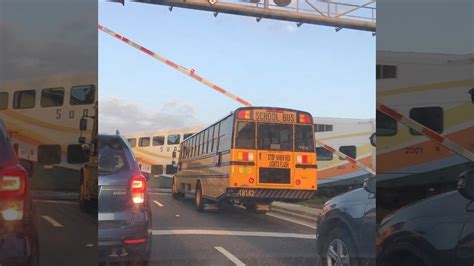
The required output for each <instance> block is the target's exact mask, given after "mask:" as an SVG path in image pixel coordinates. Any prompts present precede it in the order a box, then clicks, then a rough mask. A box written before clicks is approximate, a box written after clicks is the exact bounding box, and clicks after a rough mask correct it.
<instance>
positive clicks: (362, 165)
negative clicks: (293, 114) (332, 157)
mask: <svg viewBox="0 0 474 266" xmlns="http://www.w3.org/2000/svg"><path fill="white" fill-rule="evenodd" d="M316 144H318V145H319V146H321V147H324V148H325V149H326V150H328V151H330V152H332V153H334V154H336V155H337V156H339V157H342V158H344V159H345V160H346V161H348V162H349V163H351V164H353V165H355V166H357V167H359V168H360V169H362V170H365V171H367V172H369V173H371V174H372V175H375V171H374V170H372V168H370V167H368V166H366V165H365V164H363V163H361V162H359V161H357V160H355V159H353V158H352V157H350V156H349V155H346V154H344V153H342V152H340V151H338V150H336V149H334V148H333V147H331V146H329V145H327V144H324V143H323V142H321V141H319V140H317V139H316Z"/></svg>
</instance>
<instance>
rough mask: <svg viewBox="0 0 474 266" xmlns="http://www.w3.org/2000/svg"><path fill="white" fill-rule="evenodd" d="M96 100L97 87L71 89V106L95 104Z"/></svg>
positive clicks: (75, 87)
mask: <svg viewBox="0 0 474 266" xmlns="http://www.w3.org/2000/svg"><path fill="white" fill-rule="evenodd" d="M94 100H95V86H94V85H86V86H74V87H72V88H71V97H70V100H69V103H70V104H71V105H83V104H93V103H94Z"/></svg>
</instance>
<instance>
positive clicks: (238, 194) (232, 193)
mask: <svg viewBox="0 0 474 266" xmlns="http://www.w3.org/2000/svg"><path fill="white" fill-rule="evenodd" d="M315 193H316V191H315V190H293V189H265V188H228V189H227V191H226V196H227V197H228V198H239V199H243V198H245V199H275V200H282V199H310V198H312V197H313V196H314V194H315Z"/></svg>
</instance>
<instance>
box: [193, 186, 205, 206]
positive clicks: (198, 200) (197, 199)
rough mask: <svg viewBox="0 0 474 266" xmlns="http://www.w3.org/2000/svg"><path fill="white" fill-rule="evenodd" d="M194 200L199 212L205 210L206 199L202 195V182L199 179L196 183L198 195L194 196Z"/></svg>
mask: <svg viewBox="0 0 474 266" xmlns="http://www.w3.org/2000/svg"><path fill="white" fill-rule="evenodd" d="M194 202H195V204H196V209H197V210H198V211H199V212H202V211H203V210H204V199H203V197H202V188H201V182H199V181H198V182H197V184H196V195H195V196H194Z"/></svg>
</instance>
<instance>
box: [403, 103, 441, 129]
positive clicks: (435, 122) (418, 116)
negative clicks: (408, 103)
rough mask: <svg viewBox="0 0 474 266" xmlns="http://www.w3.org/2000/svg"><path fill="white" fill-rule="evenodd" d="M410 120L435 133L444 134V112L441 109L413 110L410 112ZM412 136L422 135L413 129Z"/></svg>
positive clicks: (425, 108) (421, 108)
mask: <svg viewBox="0 0 474 266" xmlns="http://www.w3.org/2000/svg"><path fill="white" fill-rule="evenodd" d="M410 118H411V119H413V120H415V121H416V122H418V123H420V124H422V125H424V126H425V127H427V128H429V129H431V130H433V131H435V132H438V133H440V134H441V133H443V124H444V119H443V118H444V112H443V108H441V107H438V106H436V107H420V108H413V109H411V110H410ZM410 134H412V135H421V134H420V133H418V132H416V131H415V130H413V129H411V128H410Z"/></svg>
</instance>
